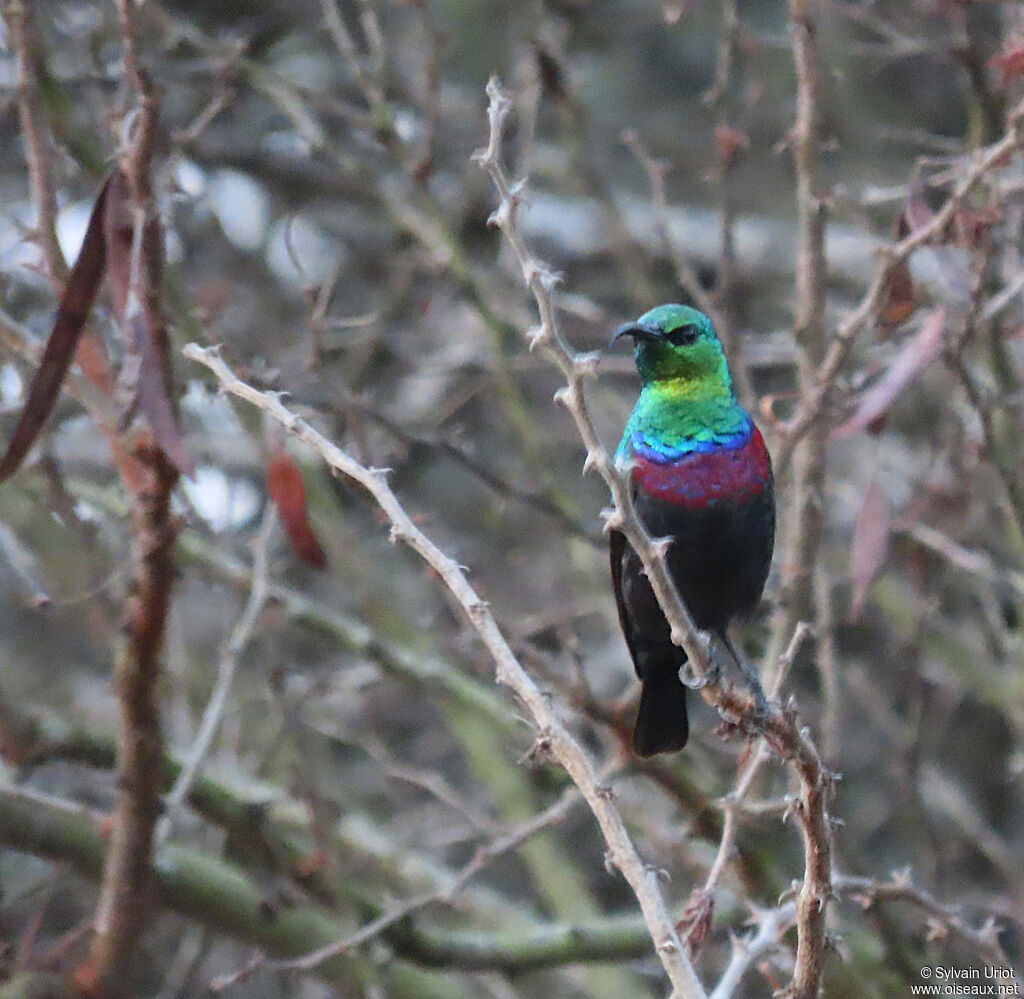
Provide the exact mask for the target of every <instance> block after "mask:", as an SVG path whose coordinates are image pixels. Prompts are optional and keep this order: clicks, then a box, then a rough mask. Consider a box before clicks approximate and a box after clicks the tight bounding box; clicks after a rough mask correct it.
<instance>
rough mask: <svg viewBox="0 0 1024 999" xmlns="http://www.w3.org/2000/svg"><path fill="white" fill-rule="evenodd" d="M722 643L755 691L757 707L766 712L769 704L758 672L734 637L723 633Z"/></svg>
mask: <svg viewBox="0 0 1024 999" xmlns="http://www.w3.org/2000/svg"><path fill="white" fill-rule="evenodd" d="M722 641H723V642H724V643H725V647H726V648H727V649H728V650H729V654H730V655H731V656H732V658H733V661H734V662H735V663H736V665H737V666H738V667H739V670H740V672H741V673H742V674H743V675H744V676H745V677H746V678H747V681H748V682H749V683H750V686H751V688H752V689H753V691H754V697H755V698H756V699H757V706H758V708H760V709H761V710H764V708H765V706H766V704H767V703H768V702H767V700H766V699H765V696H764V690H763V689H762V687H761V678H760V677H759V676H758V675H757V670H755V669H754V667H753V666H751V665H750V663H749V662H748V661H747V657H746V656H744V655H743V653H742V652H741V651H740V650H739V648H737V646H736V643H735V642H734V641H733V640H732V637H731V636H730V635H729V634H728V633H726V632H723V633H722Z"/></svg>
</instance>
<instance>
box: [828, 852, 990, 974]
mask: <svg viewBox="0 0 1024 999" xmlns="http://www.w3.org/2000/svg"><path fill="white" fill-rule="evenodd" d="M832 884H833V886H834V887H835V889H836V891H837V892H838V893H840V894H847V895H849V896H850V897H851V898H854V899H856V900H857V901H858V902H860V904H861V906H862V907H863V908H864V909H869V908H871V907H872V906H875V905H878V904H879V903H883V902H906V903H908V904H909V905H912V906H914V908H916V909H920V910H921V911H922V912H923V913H924V915H925V916H926V917H927V918H928V921H929V923H930V924H932V927H933V930H935V929H937V928H939V927H941V929H942V931H943V932H944V933H945V934H947V935H949V936H953V937H956V938H958V939H960V940H962V941H963V942H964V943H966V944H967V945H968V946H970V948H971V949H972V950H974V951H975V953H977V955H978V956H979V957H980V958H981V959H982V960H983V961H985V962H986V963H987V964H989V965H991V966H992V967H997V968H998V967H1006V966H1007V964H1008V962H1007V959H1006V952H1005V951H1004V950H1003V948H1002V945H1001V944H1000V943H999V927H998V926H997V925H996V922H995V920H993V919H987V920H986V921H985V923H984V924H983V925H982V926H981V927H980V928H978V929H976V928H974V927H972V926H970V925H968V924H967V923H966V922H965V921H964V918H963V913H962V912H961V911H960V910H959V908H958V907H956V906H950V905H944V904H942V903H941V902H938V901H937V900H936V899H935V898H933V897H932V896H931V895H930V894H929V893H928V892H926V891H925V890H924V889H923V888H919V887H918V886H917V885H915V884H914V883H913V880H912V878H911V877H910V872H909V871H906V870H905V871H899V872H897V873H895V874H894V875H893V876H892V878H891V879H890V880H888V881H882V880H879V879H878V878H864V877H856V876H854V875H851V874H839V873H835V874H833V877H832Z"/></svg>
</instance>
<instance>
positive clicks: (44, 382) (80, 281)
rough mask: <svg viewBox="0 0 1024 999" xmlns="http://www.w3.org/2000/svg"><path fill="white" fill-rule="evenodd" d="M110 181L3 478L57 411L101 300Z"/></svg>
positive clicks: (3, 464) (2, 465)
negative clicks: (66, 378) (87, 323)
mask: <svg viewBox="0 0 1024 999" xmlns="http://www.w3.org/2000/svg"><path fill="white" fill-rule="evenodd" d="M110 182H111V178H110V177H108V178H107V181H106V183H105V184H104V185H103V188H102V190H101V191H100V193H99V197H97V199H96V204H95V205H93V208H92V214H91V215H90V216H89V226H88V228H87V229H86V231H85V240H84V241H83V243H82V249H81V252H80V253H79V254H78V259H77V260H76V261H75V266H74V267H72V268H71V273H70V274H69V275H68V280H67V284H66V285H65V286H64V293H63V294H62V295H61V298H60V304H59V305H58V307H57V316H56V318H55V319H54V322H53V330H52V332H51V333H50V339H49V340H47V342H46V349H45V350H44V351H43V358H42V360H41V361H40V362H39V368H38V369H37V370H36V373H35V376H34V377H33V378H32V384H31V385H30V386H29V390H28V398H27V400H26V402H25V408H24V409H22V411H21V416H20V417H19V418H18V424H17V426H16V427H15V428H14V433H13V435H12V436H11V442H10V444H8V445H7V453H6V454H5V455H4V456H3V458H2V459H0V482H2V481H3V480H4V479H6V478H7V477H8V476H10V475H12V474H13V473H14V472H16V471H17V470H18V466H19V465H20V464H21V463H22V461H23V460H24V458H25V455H26V454H28V452H29V449H30V448H31V447H32V445H33V444H34V443H35V439H36V438H37V437H38V436H39V431H40V430H42V429H43V425H44V424H45V423H46V420H47V417H48V416H49V415H50V413H51V412H52V411H53V404H54V403H55V402H56V401H57V396H58V395H59V394H60V387H61V385H62V384H63V382H64V376H65V375H66V374H67V372H68V368H69V367H70V365H71V359H72V358H73V357H74V356H75V348H76V347H77V346H78V340H79V337H80V336H81V335H82V329H83V328H84V326H85V320H86V319H87V318H88V316H89V310H90V309H91V308H92V304H93V302H95V301H96V294H97V292H98V291H99V288H100V282H101V281H102V280H103V268H104V264H105V254H104V245H103V243H104V240H103V216H104V208H105V206H106V201H107V195H108V190H109V188H110Z"/></svg>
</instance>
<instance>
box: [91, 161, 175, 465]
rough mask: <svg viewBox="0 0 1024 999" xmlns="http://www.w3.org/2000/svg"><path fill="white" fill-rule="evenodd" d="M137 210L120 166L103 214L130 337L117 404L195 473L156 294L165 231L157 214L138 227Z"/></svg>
mask: <svg viewBox="0 0 1024 999" xmlns="http://www.w3.org/2000/svg"><path fill="white" fill-rule="evenodd" d="M135 213H136V212H135V206H134V205H133V203H132V198H131V189H130V186H129V183H128V178H127V177H126V176H125V174H124V173H123V171H121V170H117V171H115V173H114V174H113V176H112V177H111V180H110V187H109V192H108V196H107V206H106V212H105V214H104V219H103V229H104V233H105V235H106V253H107V273H108V274H109V275H110V288H111V293H112V295H113V299H114V314H115V316H116V317H117V321H118V325H119V326H120V328H121V334H122V336H123V338H124V342H125V359H124V363H123V366H122V372H121V374H122V377H121V378H119V379H118V398H117V403H118V406H119V409H120V410H121V413H122V418H123V419H124V421H125V422H128V421H129V420H130V419H131V417H132V415H133V413H134V412H135V410H136V408H137V409H138V410H139V411H140V412H141V413H142V414H143V415H144V416H145V418H146V422H147V423H148V424H149V428H150V430H151V431H152V433H153V437H154V439H155V440H156V442H157V444H159V445H160V447H161V448H163V450H164V453H165V454H166V455H167V457H168V458H169V459H170V460H171V463H172V464H173V465H174V466H175V468H177V469H178V471H180V472H182V473H183V474H184V475H187V476H191V475H192V473H193V470H194V465H193V462H192V458H191V456H190V455H189V453H188V451H187V450H186V448H185V442H184V439H183V438H182V434H181V426H180V424H179V421H178V415H177V412H176V409H175V406H174V403H173V401H172V398H171V391H172V383H171V377H170V370H169V367H168V361H167V358H166V355H167V350H168V347H167V331H166V328H165V326H164V322H163V317H162V316H161V315H160V312H159V308H158V306H157V302H156V298H155V296H154V294H153V289H154V288H158V287H159V285H160V281H161V277H162V269H163V260H162V252H163V249H162V247H163V233H162V231H161V227H160V220H159V218H158V217H156V216H154V217H152V218H149V219H146V220H145V222H144V223H143V224H141V225H138V226H137V225H136V220H135ZM137 241H138V245H136V242H137Z"/></svg>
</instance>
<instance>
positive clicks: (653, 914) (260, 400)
mask: <svg viewBox="0 0 1024 999" xmlns="http://www.w3.org/2000/svg"><path fill="white" fill-rule="evenodd" d="M184 354H185V356H186V357H188V358H189V359H191V360H193V361H198V362H199V363H200V364H204V365H206V367H207V368H209V369H210V370H211V371H212V372H213V373H214V375H216V377H217V379H218V381H219V382H220V385H221V388H222V389H223V390H224V391H225V392H228V393H230V394H231V395H235V396H237V397H239V398H240V399H244V400H246V401H247V402H249V403H252V405H254V406H257V407H258V408H259V409H261V410H263V412H264V413H266V414H267V415H268V416H269V417H271V418H272V419H274V420H277V422H278V423H280V424H281V425H282V426H283V427H284V428H285V429H286V430H287V431H288V432H289V433H291V434H293V435H294V436H295V437H296V438H297V439H298V440H300V441H302V442H303V443H304V444H306V445H308V446H309V447H311V448H312V449H313V450H314V451H316V452H317V453H318V454H319V455H320V456H321V457H322V458H323V459H324V460H325V461H326V462H327V464H328V465H330V466H331V468H332V469H334V470H335V471H336V472H338V473H340V474H341V475H343V476H345V477H346V478H348V479H351V480H352V481H354V482H356V483H358V484H359V485H361V486H362V487H363V488H364V489H365V490H366V491H367V492H368V493H369V494H370V495H371V496H372V497H373V499H374V501H375V502H376V503H377V505H378V506H379V507H380V508H381V510H383V511H384V513H385V514H386V515H387V517H388V520H389V521H390V523H391V538H392V540H394V541H401V542H403V543H404V544H407V545H408V546H409V547H410V548H412V549H413V550H414V551H415V552H417V553H418V554H419V555H420V556H421V557H422V558H423V559H424V561H425V562H427V563H428V564H429V565H430V566H431V568H432V569H433V570H434V571H435V572H436V573H437V574H438V576H439V577H440V578H441V581H442V582H443V583H444V584H445V586H447V587H448V589H449V591H450V592H451V593H452V595H453V596H454V597H455V598H456V600H457V601H458V602H459V604H460V605H461V606H462V608H463V610H464V611H465V613H466V615H467V617H468V618H469V620H470V622H471V623H472V625H473V627H474V628H475V629H476V631H477V633H478V634H479V635H480V638H481V639H482V640H483V642H484V645H485V646H486V647H487V650H488V651H489V652H490V654H491V657H492V658H493V660H494V663H495V666H496V671H497V679H498V682H499V683H502V684H504V685H505V686H507V687H509V688H510V689H511V690H512V691H513V692H514V693H515V694H516V696H517V697H518V698H519V700H520V701H521V702H522V703H523V705H524V706H525V708H526V709H527V711H528V712H529V714H530V716H531V717H532V719H533V721H534V723H535V725H536V726H537V743H536V746H535V749H536V751H538V752H542V753H547V754H550V755H551V756H553V757H554V758H555V759H556V760H558V762H559V763H560V764H561V765H562V766H563V767H565V769H566V771H567V772H568V774H569V776H570V777H571V778H572V780H573V782H574V783H575V784H576V786H577V787H578V788H579V789H580V791H581V792H582V794H583V796H584V798H586V801H587V804H588V805H589V806H590V809H591V811H592V812H593V813H594V817H595V818H596V819H597V821H598V824H599V825H600V827H601V832H602V835H603V836H604V840H605V844H606V846H607V861H608V863H609V865H611V866H614V867H617V868H618V869H619V870H620V871H621V872H622V874H623V876H624V877H625V878H626V880H627V881H628V882H629V885H630V887H631V888H632V889H633V893H634V894H635V895H636V898H637V901H638V902H639V903H640V908H641V910H642V911H643V914H644V919H645V921H646V923H647V926H648V929H649V931H650V934H651V938H652V939H653V940H654V943H655V947H656V949H657V952H658V957H659V958H660V959H661V962H662V964H663V966H664V967H665V970H666V972H667V974H668V976H669V979H670V980H671V982H672V985H673V987H674V988H675V990H676V994H677V996H678V997H679V999H702V997H703V996H704V994H705V993H704V989H703V988H702V986H701V984H700V981H699V980H698V978H697V976H696V973H695V972H694V970H693V966H692V965H691V964H690V961H689V958H688V957H687V956H686V952H685V949H684V948H683V946H682V945H681V943H680V940H679V935H678V933H677V932H676V929H675V926H674V925H673V922H672V919H671V917H670V916H669V914H668V909H667V907H666V904H665V899H664V897H663V896H662V893H661V889H660V887H659V885H658V878H657V873H656V872H655V871H653V870H652V869H650V868H648V867H646V866H645V865H644V864H643V863H642V862H641V860H640V857H639V856H638V854H637V852H636V848H635V847H634V845H633V842H632V840H631V839H630V836H629V833H628V832H627V830H626V825H625V823H624V822H623V819H622V816H621V814H620V813H619V811H618V809H617V808H616V806H615V803H614V800H613V795H612V794H611V792H610V791H609V789H608V788H607V787H605V786H604V785H603V784H602V783H601V782H600V780H599V778H598V774H597V771H596V770H595V768H594V764H593V763H592V761H591V760H590V758H589V757H588V756H587V754H586V753H585V752H584V750H583V748H582V747H581V746H580V744H579V743H578V742H577V741H576V740H575V739H574V738H573V737H572V735H571V734H570V733H569V731H568V730H567V729H566V728H565V726H564V725H563V724H562V722H561V720H560V719H559V717H558V715H557V713H556V711H555V710H554V708H553V707H552V703H551V700H550V698H549V697H548V696H546V695H545V694H544V693H542V692H541V691H540V689H539V688H538V687H537V685H536V684H535V683H534V682H533V680H532V679H531V678H530V676H529V675H528V674H527V673H526V671H525V670H524V669H523V667H522V665H521V664H520V663H519V661H518V659H517V658H516V656H515V654H514V653H513V652H512V649H511V648H510V647H509V645H508V643H507V642H506V640H505V637H504V635H502V633H501V630H500V629H499V628H498V625H497V623H496V621H495V620H494V616H493V615H492V614H491V611H490V609H489V607H488V606H487V603H486V602H485V601H484V600H482V599H481V598H480V596H479V595H478V594H477V592H476V591H475V590H474V589H473V587H472V586H471V585H470V583H469V580H468V579H467V578H466V575H465V572H464V571H463V569H462V567H461V566H459V564H458V563H456V562H455V561H454V560H453V559H451V558H449V557H448V556H447V555H446V554H445V553H444V552H442V551H441V549H440V548H438V547H437V546H436V545H435V544H434V543H433V541H431V540H430V539H429V538H428V537H427V536H426V535H425V534H424V533H423V532H422V531H421V530H420V529H419V528H418V527H417V526H416V525H415V523H414V522H413V520H412V518H411V517H410V516H409V514H408V513H407V512H406V511H405V509H404V508H403V506H402V505H401V503H400V502H399V500H398V498H397V497H396V496H395V494H394V493H393V492H392V491H391V488H390V486H389V485H388V482H387V477H388V473H387V470H386V469H382V468H366V467H365V466H363V465H361V464H360V463H359V462H357V461H356V460H355V459H354V458H352V457H351V456H349V455H348V454H346V453H345V452H344V451H342V450H341V449H340V448H339V447H337V445H335V444H333V443H332V442H331V441H329V440H327V439H326V438H325V437H323V436H322V435H321V434H319V433H318V432H317V431H316V430H314V429H313V427H311V426H310V425H309V424H308V423H307V422H306V421H305V420H303V419H301V418H300V417H298V416H296V415H295V413H293V412H292V411H291V410H289V409H288V408H287V407H286V406H285V405H284V404H283V403H282V402H281V400H280V399H279V398H278V396H276V395H274V394H272V393H269V392H261V391H259V390H258V389H255V388H253V387H252V386H251V385H247V384H246V383H245V382H243V381H241V380H240V379H239V378H238V377H236V375H235V374H234V372H233V371H232V370H231V369H230V368H229V367H228V366H227V364H226V363H225V362H224V361H223V360H222V359H221V357H220V356H219V355H218V354H217V352H216V351H213V350H207V349H204V348H202V347H200V346H198V345H197V344H188V345H187V346H186V347H185V350H184Z"/></svg>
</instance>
